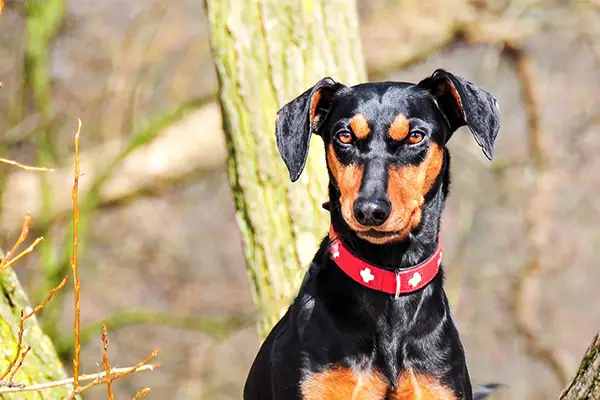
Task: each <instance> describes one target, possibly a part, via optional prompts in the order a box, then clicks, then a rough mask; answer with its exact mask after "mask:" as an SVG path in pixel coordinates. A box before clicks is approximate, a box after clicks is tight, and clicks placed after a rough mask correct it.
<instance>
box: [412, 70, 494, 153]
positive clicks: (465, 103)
mask: <svg viewBox="0 0 600 400" xmlns="http://www.w3.org/2000/svg"><path fill="white" fill-rule="evenodd" d="M419 86H421V87H423V88H425V89H428V90H429V91H430V92H431V93H432V94H433V96H434V97H435V99H436V101H437V104H438V107H439V108H440V110H441V112H442V114H444V116H445V117H446V120H447V121H448V124H449V125H450V130H451V132H454V131H455V130H456V129H458V128H460V127H461V126H464V125H467V126H468V127H469V129H470V130H471V133H472V134H473V137H474V138H475V141H477V144H479V146H481V148H482V150H483V154H485V156H486V157H487V158H488V159H490V160H491V159H492V157H493V155H492V153H493V148H494V141H495V140H496V136H497V135H498V131H499V130H500V107H499V106H498V102H497V101H496V99H495V98H494V96H492V95H491V94H490V93H488V92H487V91H486V90H484V89H482V88H480V87H479V86H477V85H475V84H473V83H471V82H469V81H467V80H466V79H463V78H461V77H459V76H456V75H453V74H451V73H450V72H447V71H444V70H443V69H438V70H436V71H435V72H434V73H433V74H432V75H431V76H430V77H429V78H426V79H424V80H422V81H421V82H419ZM451 135H452V134H451ZM448 139H450V138H448Z"/></svg>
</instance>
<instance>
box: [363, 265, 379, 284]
mask: <svg viewBox="0 0 600 400" xmlns="http://www.w3.org/2000/svg"><path fill="white" fill-rule="evenodd" d="M360 276H361V277H362V279H363V281H364V282H365V283H369V282H371V281H372V280H373V279H375V277H374V276H373V274H372V273H371V270H370V269H369V268H365V269H363V270H362V271H360Z"/></svg>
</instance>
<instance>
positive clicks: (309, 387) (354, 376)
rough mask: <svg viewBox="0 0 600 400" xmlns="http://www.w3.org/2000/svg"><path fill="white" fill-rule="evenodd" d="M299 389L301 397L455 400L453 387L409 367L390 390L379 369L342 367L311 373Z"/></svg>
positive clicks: (316, 399) (312, 399) (319, 399)
mask: <svg viewBox="0 0 600 400" xmlns="http://www.w3.org/2000/svg"><path fill="white" fill-rule="evenodd" d="M301 389H302V398H303V399H304V400H385V399H386V398H389V399H391V400H456V396H455V395H454V393H453V392H452V390H451V389H449V388H447V387H445V386H443V385H442V384H440V383H439V381H438V380H437V379H436V378H434V377H431V376H426V375H419V374H417V373H414V372H413V371H412V370H406V371H404V372H403V373H402V374H401V375H400V377H399V378H398V383H397V385H396V390H394V391H393V392H392V393H388V381H387V379H386V378H385V377H384V376H383V374H382V373H380V372H379V371H360V372H358V371H353V370H351V369H349V368H344V367H334V368H331V369H328V370H325V371H321V372H318V373H316V374H312V375H310V376H309V377H307V378H306V379H305V380H304V381H303V382H302V387H301ZM388 394H389V397H386V396H388Z"/></svg>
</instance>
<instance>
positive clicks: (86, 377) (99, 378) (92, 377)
mask: <svg viewBox="0 0 600 400" xmlns="http://www.w3.org/2000/svg"><path fill="white" fill-rule="evenodd" d="M156 367H157V365H152V364H146V365H142V366H141V367H137V366H136V367H129V368H113V369H112V370H111V371H110V373H111V374H113V375H117V374H122V373H126V372H129V373H133V372H143V371H154V368H156ZM134 369H135V371H133V372H130V371H132V370H134ZM106 376H107V375H106V372H99V373H97V374H83V375H81V376H79V381H80V382H83V381H93V382H96V383H95V384H94V385H93V386H96V385H99V384H101V383H102V382H103V378H105V377H106ZM74 381H75V378H68V379H62V380H60V381H53V382H44V383H40V384H37V385H30V386H24V387H0V395H2V394H5V393H19V392H33V391H39V390H45V389H51V388H55V387H59V386H67V385H71V384H73V382H74Z"/></svg>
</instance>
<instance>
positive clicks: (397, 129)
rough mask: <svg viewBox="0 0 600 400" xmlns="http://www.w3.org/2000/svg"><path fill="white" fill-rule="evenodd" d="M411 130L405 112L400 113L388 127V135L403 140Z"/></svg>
mask: <svg viewBox="0 0 600 400" xmlns="http://www.w3.org/2000/svg"><path fill="white" fill-rule="evenodd" d="M409 131H410V123H409V122H408V118H406V115H404V114H398V115H397V116H396V118H395V119H394V121H393V122H392V124H391V125H390V128H389V129H388V135H389V136H390V137H391V138H392V139H394V140H397V141H401V140H403V139H404V138H405V137H406V136H407V135H408V132H409Z"/></svg>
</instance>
